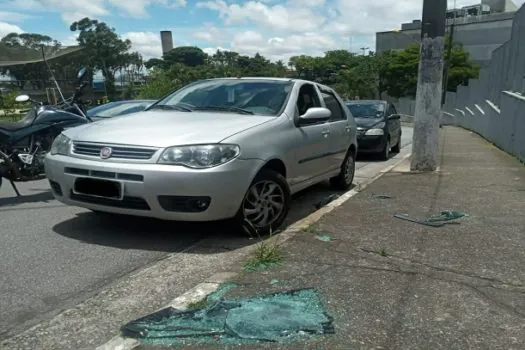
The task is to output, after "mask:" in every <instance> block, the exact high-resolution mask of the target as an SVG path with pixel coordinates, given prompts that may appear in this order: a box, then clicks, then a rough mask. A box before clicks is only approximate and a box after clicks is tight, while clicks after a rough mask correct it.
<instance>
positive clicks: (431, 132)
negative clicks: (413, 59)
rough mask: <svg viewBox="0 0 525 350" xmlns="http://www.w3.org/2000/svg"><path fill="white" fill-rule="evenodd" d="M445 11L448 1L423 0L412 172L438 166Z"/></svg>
mask: <svg viewBox="0 0 525 350" xmlns="http://www.w3.org/2000/svg"><path fill="white" fill-rule="evenodd" d="M446 13H447V0H424V2H423V18H422V26H421V49H420V59H419V72H418V79H417V93H416V108H415V123H414V136H413V141H412V163H411V165H410V169H411V170H413V171H434V170H436V168H437V166H438V150H439V121H440V119H441V92H442V88H443V51H444V37H445V21H446Z"/></svg>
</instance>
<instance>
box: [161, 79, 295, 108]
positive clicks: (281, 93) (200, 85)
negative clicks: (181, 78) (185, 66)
mask: <svg viewBox="0 0 525 350" xmlns="http://www.w3.org/2000/svg"><path fill="white" fill-rule="evenodd" d="M292 85H293V83H292V82H290V81H287V80H262V79H213V80H204V81H199V82H196V83H193V84H190V85H186V86H185V87H183V88H181V89H179V90H177V91H175V92H174V93H172V94H171V95H169V96H167V97H165V98H164V99H162V100H160V101H159V102H158V104H156V105H154V106H152V107H151V109H173V110H179V111H186V112H191V111H210V112H233V113H240V114H257V115H266V116H276V115H278V114H279V113H280V111H281V109H282V107H283V105H284V104H285V102H286V99H287V97H288V94H289V93H290V91H291V89H292Z"/></svg>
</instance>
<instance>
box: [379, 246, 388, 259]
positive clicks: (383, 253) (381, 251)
mask: <svg viewBox="0 0 525 350" xmlns="http://www.w3.org/2000/svg"><path fill="white" fill-rule="evenodd" d="M379 255H381V256H384V257H385V258H386V257H387V256H388V253H387V251H386V249H385V248H381V250H380V251H379Z"/></svg>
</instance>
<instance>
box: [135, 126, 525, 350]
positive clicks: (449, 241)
mask: <svg viewBox="0 0 525 350" xmlns="http://www.w3.org/2000/svg"><path fill="white" fill-rule="evenodd" d="M441 143H442V147H441V154H442V157H441V162H440V169H439V171H437V172H435V173H419V174H416V173H410V172H409V171H408V169H409V163H408V162H406V163H403V164H401V165H400V166H398V167H397V168H395V169H394V170H393V171H392V172H390V173H387V174H386V175H385V176H383V177H382V178H380V179H379V180H378V181H376V182H374V183H373V184H371V185H370V186H368V187H367V188H366V189H365V190H364V191H363V192H361V193H359V194H358V195H357V196H355V197H353V198H351V199H350V200H348V201H347V202H346V203H344V204H343V205H342V206H340V207H338V208H337V209H335V210H334V211H332V212H331V213H329V214H328V215H326V216H325V217H324V218H322V219H321V220H320V221H319V222H318V223H317V224H314V225H313V226H311V227H310V228H308V229H307V230H305V231H304V232H300V233H298V234H297V235H296V236H295V237H294V238H292V239H290V240H289V241H287V242H286V243H285V244H284V245H283V246H282V247H281V250H282V252H283V254H284V256H283V259H282V262H281V265H280V266H277V267H275V268H273V269H270V270H267V271H262V272H244V273H242V274H241V275H240V276H239V277H238V278H237V280H236V281H235V282H236V283H237V284H238V285H239V286H238V287H237V288H234V289H232V290H231V291H230V292H228V294H227V295H226V298H231V297H240V296H254V295H262V294H269V293H275V292H278V291H287V290H292V289H298V288H306V287H314V288H316V289H317V290H318V293H319V295H320V296H321V298H322V300H323V302H324V305H325V306H326V309H327V311H328V313H329V314H330V315H331V316H332V317H333V318H334V325H335V334H333V335H325V336H321V337H318V338H316V339H312V340H309V341H307V342H301V343H295V344H291V345H290V344H288V345H277V344H275V343H268V344H263V345H260V344H258V345H243V346H240V348H242V349H403V350H406V349H524V348H525V273H524V272H523V271H524V268H525V215H524V213H525V166H523V164H521V163H520V162H519V161H517V160H516V159H515V158H513V157H511V156H509V155H507V154H506V153H504V152H502V151H500V150H499V149H497V148H495V147H494V146H492V145H491V144H489V143H487V142H486V141H485V140H483V139H482V138H481V137H479V136H477V135H475V134H473V133H470V132H468V131H465V130H462V129H458V128H453V127H444V128H443V129H442V137H441ZM377 195H379V196H377ZM444 210H454V211H459V212H464V213H467V214H468V216H467V217H463V218H460V219H457V220H456V222H457V223H456V224H447V225H444V226H442V227H430V226H426V225H422V224H420V223H415V222H410V221H406V220H401V219H398V218H395V217H394V215H396V214H407V215H408V216H409V217H411V218H416V219H424V218H427V217H429V216H431V215H433V214H439V213H440V212H441V211H444ZM328 238H329V239H328ZM141 348H142V349H146V348H154V347H150V346H142V347H141ZM184 348H185V349H208V348H209V349H217V348H231V345H230V346H227V347H226V346H220V345H217V344H213V345H209V346H205V345H202V344H200V345H195V346H185V347H184Z"/></svg>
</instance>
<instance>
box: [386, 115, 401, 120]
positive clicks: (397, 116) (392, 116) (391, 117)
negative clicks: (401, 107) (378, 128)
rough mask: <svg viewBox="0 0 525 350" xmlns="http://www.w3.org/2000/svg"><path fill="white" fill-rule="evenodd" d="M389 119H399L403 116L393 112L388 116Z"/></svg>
mask: <svg viewBox="0 0 525 350" xmlns="http://www.w3.org/2000/svg"><path fill="white" fill-rule="evenodd" d="M388 119H389V120H399V119H401V116H400V115H399V114H392V115H391V116H389V117H388Z"/></svg>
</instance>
